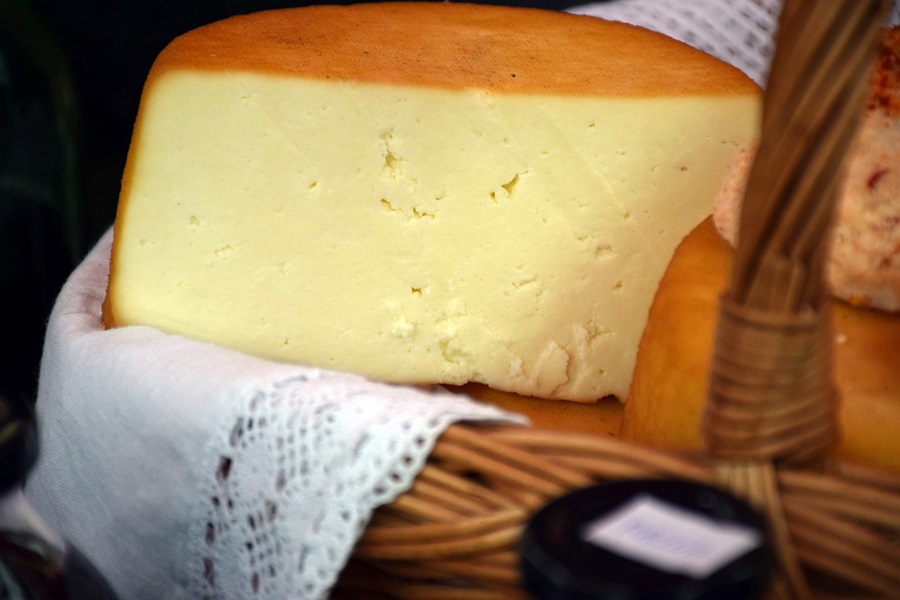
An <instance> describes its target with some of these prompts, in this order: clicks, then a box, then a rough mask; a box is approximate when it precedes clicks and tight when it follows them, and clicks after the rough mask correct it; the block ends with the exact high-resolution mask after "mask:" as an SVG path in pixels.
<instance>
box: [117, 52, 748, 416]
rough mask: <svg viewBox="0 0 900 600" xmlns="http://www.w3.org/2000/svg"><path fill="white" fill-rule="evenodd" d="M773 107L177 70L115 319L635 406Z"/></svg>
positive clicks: (355, 363)
mask: <svg viewBox="0 0 900 600" xmlns="http://www.w3.org/2000/svg"><path fill="white" fill-rule="evenodd" d="M757 106H758V97H757V95H756V94H754V93H742V94H733V95H709V96H701V95H687V96H649V97H596V96H589V97H581V96H573V95H561V96H553V95H535V94H488V93H485V92H484V91H480V90H478V89H441V88H428V87H420V86H402V85H391V84H381V83H361V82H353V81H343V82H331V81H325V80H321V79H304V78H298V77H292V76H287V75H284V74H279V73H268V74H266V73H253V72H217V71H198V70H193V69H184V70H171V71H168V72H166V73H164V74H162V75H161V76H159V77H158V78H157V79H156V80H155V81H154V85H153V87H152V89H151V90H149V91H148V92H147V93H146V95H145V98H144V101H143V104H142V116H141V128H140V135H139V136H136V138H135V144H136V146H135V147H133V148H132V155H133V156H132V163H131V165H130V169H131V172H130V174H129V175H130V179H129V182H128V187H127V190H126V192H127V204H125V203H123V207H122V208H120V215H119V222H118V223H117V229H116V238H117V239H116V250H115V252H116V255H115V257H114V265H115V269H114V279H113V284H111V286H110V294H109V297H108V299H107V305H108V307H110V312H111V320H112V321H114V322H115V323H116V324H119V325H122V324H131V323H138V324H146V325H152V326H155V327H159V328H161V329H163V330H166V331H171V332H176V333H180V334H184V335H187V336H190V337H195V338H199V339H202V340H208V341H212V342H215V343H218V344H223V345H226V346H229V347H234V348H237V349H239V350H243V351H246V352H249V353H253V354H256V355H260V356H264V357H268V358H272V359H275V360H283V361H292V362H299V363H305V364H313V365H320V366H323V367H329V368H334V369H340V370H348V371H353V372H358V373H361V374H363V375H366V376H369V377H372V378H375V379H379V380H387V381H392V382H401V383H435V382H439V383H464V382H467V381H478V382H481V383H486V384H488V385H490V386H492V387H495V388H497V389H502V390H506V391H512V392H517V393H520V394H525V395H537V396H542V397H552V398H566V399H572V400H582V401H586V400H593V399H596V398H599V397H601V396H604V395H607V394H614V395H617V396H618V397H619V398H622V399H624V398H625V397H626V396H627V392H628V388H629V385H630V382H631V375H632V371H633V368H634V364H635V358H636V352H637V347H638V342H639V340H640V337H641V333H642V331H643V328H644V325H645V323H646V319H647V313H648V311H649V307H650V304H651V301H652V299H653V296H654V294H655V291H656V289H657V285H658V283H659V280H660V278H661V277H662V274H663V272H664V270H665V268H666V266H667V264H668V262H669V260H670V258H671V256H672V254H673V252H674V249H675V247H676V245H677V244H678V243H679V242H680V241H681V239H682V238H683V237H684V236H685V235H686V234H687V233H688V232H689V231H690V230H691V229H692V228H693V227H694V226H695V225H696V224H697V223H698V222H700V221H701V220H702V219H703V218H704V217H705V216H707V215H708V214H709V213H710V211H711V207H712V198H713V195H714V193H715V190H716V188H717V187H718V184H719V181H720V178H721V175H722V172H723V171H724V168H725V165H726V163H727V162H728V161H729V160H730V159H731V158H732V157H733V156H734V154H735V153H736V151H737V149H738V148H739V147H741V146H742V145H743V144H745V143H746V142H747V141H748V140H749V139H750V138H751V137H753V135H755V133H756V127H757V125H756V121H757ZM126 208H127V210H125V209H126Z"/></svg>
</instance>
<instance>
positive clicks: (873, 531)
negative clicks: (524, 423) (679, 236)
mask: <svg viewBox="0 0 900 600" xmlns="http://www.w3.org/2000/svg"><path fill="white" fill-rule="evenodd" d="M887 7H888V4H887V3H885V2H882V1H881V0H788V1H787V2H786V3H785V5H784V8H783V11H782V15H781V21H780V30H779V34H778V38H777V43H776V48H777V49H776V55H775V59H774V62H773V65H772V71H771V75H770V80H769V85H768V91H767V96H766V104H765V111H764V118H763V126H762V138H761V147H760V151H759V155H758V158H757V159H756V163H755V164H754V167H753V169H752V171H751V174H750V179H749V183H748V189H747V193H746V197H745V201H744V212H743V215H742V225H741V233H740V241H739V243H738V247H737V250H736V253H735V263H734V267H733V271H732V278H731V282H730V286H729V289H728V290H727V292H726V294H725V297H724V298H723V300H722V304H721V313H720V320H719V325H718V333H717V344H716V348H715V354H714V357H713V367H712V372H711V374H710V394H709V398H708V402H707V411H706V418H705V422H704V433H705V434H706V439H707V441H708V452H707V453H705V454H702V455H690V454H683V453H682V454H675V453H671V452H665V451H662V450H655V449H649V448H643V447H638V446H635V445H632V444H628V443H625V442H623V441H621V440H618V439H616V438H614V437H609V436H606V437H604V436H601V435H591V434H576V433H571V432H565V433H564V432H558V431H551V430H546V429H540V428H534V427H514V426H494V427H485V426H475V425H465V424H459V425H455V426H452V427H451V428H450V429H449V430H448V431H447V432H446V433H445V434H444V436H443V437H442V438H441V439H440V440H439V441H438V444H437V445H436V447H435V448H434V450H433V452H432V455H431V458H430V460H429V462H428V464H427V465H426V467H425V468H424V470H423V471H422V472H421V474H420V475H419V477H418V479H417V481H416V483H415V485H414V486H413V488H412V489H411V490H409V491H408V492H407V493H406V494H404V495H402V496H401V497H400V498H398V499H397V500H396V501H395V502H393V503H392V504H390V505H389V506H385V507H382V508H381V509H379V510H378V511H377V512H376V514H375V515H374V518H373V520H372V522H371V523H370V525H369V527H368V528H367V530H366V532H365V534H364V535H363V537H362V538H361V540H360V542H359V544H358V546H357V548H356V549H355V552H354V555H353V557H352V559H351V561H350V564H349V565H348V566H347V568H346V570H345V572H344V574H343V577H342V579H341V581H340V583H339V585H338V586H337V588H336V590H335V597H360V598H380V597H384V598H428V599H440V598H447V599H452V598H465V599H466V600H477V599H481V598H484V599H493V598H525V597H527V596H526V594H525V592H524V591H523V590H522V588H521V586H520V582H519V574H518V570H517V543H518V539H519V535H520V533H521V531H522V528H523V526H524V524H525V523H526V521H527V520H528V519H529V517H530V516H531V515H532V514H533V513H534V512H535V511H536V510H537V509H539V508H540V507H542V506H543V505H544V504H545V503H547V502H548V501H550V500H552V499H553V498H555V497H558V496H560V495H561V494H564V493H565V492H567V491H570V490H573V489H577V488H580V487H583V486H586V485H590V484H592V483H595V482H600V481H606V480H612V479H620V478H644V477H654V478H677V479H684V480H691V481H697V482H703V483H710V484H714V485H720V486H724V487H726V488H728V489H730V490H732V491H733V492H734V493H736V494H737V495H739V496H742V497H744V498H746V499H748V500H749V501H750V502H752V503H753V504H754V505H756V506H757V507H758V508H759V509H760V510H761V511H762V512H763V513H764V514H765V515H766V516H767V517H768V520H769V524H770V528H771V530H772V532H773V537H774V538H775V543H776V548H777V558H778V564H779V569H778V572H777V575H776V577H775V581H774V583H773V586H772V590H771V594H770V595H771V597H772V598H831V597H834V598H837V597H841V598H856V597H859V598H863V597H865V598H897V597H900V473H896V472H886V471H877V470H874V469H871V468H868V467H863V466H859V465H851V464H848V463H844V462H839V461H836V460H833V459H832V458H831V457H830V454H829V452H830V450H831V448H832V447H833V444H834V443H835V440H836V439H837V436H838V434H839V432H838V431H837V426H836V421H837V419H836V405H837V401H838V398H837V397H836V392H835V387H834V385H833V384H832V381H831V373H832V368H831V367H832V365H831V355H830V343H829V340H830V339H831V338H830V336H829V327H830V322H829V319H830V316H829V315H830V313H829V304H828V300H827V295H826V294H825V292H824V285H823V282H822V280H823V277H822V263H823V255H824V253H825V252H824V249H825V247H826V244H827V232H828V228H829V226H830V220H831V215H832V212H833V206H834V203H835V199H836V190H837V187H838V185H839V182H840V176H841V172H842V169H841V166H842V164H843V161H844V157H845V155H846V151H847V148H848V147H849V146H850V143H851V141H852V139H853V135H854V133H855V128H856V123H857V121H858V117H859V111H860V110H861V106H862V98H863V94H864V92H865V89H866V86H867V84H868V74H869V72H870V66H871V64H872V62H873V60H872V56H873V53H874V49H875V45H876V42H877V40H878V37H879V34H880V31H881V24H882V23H883V16H884V14H885V12H886V10H887Z"/></svg>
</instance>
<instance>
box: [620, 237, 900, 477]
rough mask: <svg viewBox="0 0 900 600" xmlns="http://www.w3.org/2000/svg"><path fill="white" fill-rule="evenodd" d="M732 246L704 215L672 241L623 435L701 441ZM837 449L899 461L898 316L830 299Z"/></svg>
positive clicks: (676, 444) (665, 443)
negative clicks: (694, 226)
mask: <svg viewBox="0 0 900 600" xmlns="http://www.w3.org/2000/svg"><path fill="white" fill-rule="evenodd" d="M731 256H732V249H731V246H730V245H729V244H728V243H727V242H726V241H724V240H723V239H722V238H721V237H720V236H719V234H718V233H717V231H716V229H715V227H714V225H713V224H712V220H711V219H708V220H707V221H705V222H704V223H703V224H701V225H700V226H699V227H698V228H697V229H695V230H694V231H693V232H692V233H691V234H690V235H689V236H688V237H687V238H686V239H685V240H684V242H683V243H682V244H681V246H679V248H678V249H677V250H676V252H675V256H674V258H673V259H672V262H671V263H670V265H669V269H668V271H667V272H666V274H665V275H664V276H663V279H662V282H661V283H660V287H659V290H658V292H657V294H656V298H655V300H654V303H653V306H652V307H651V310H650V317H649V320H648V323H647V328H646V329H645V331H644V335H643V338H642V339H641V345H640V348H639V351H638V360H637V366H636V368H635V374H634V381H633V384H632V387H631V394H630V396H629V398H628V402H627V404H626V406H625V413H624V418H623V426H622V436H623V437H624V438H625V439H628V440H631V441H634V442H637V443H643V444H648V445H653V446H659V447H669V448H681V449H702V448H703V444H704V442H703V438H702V433H701V422H702V419H703V411H704V407H705V403H706V397H707V383H708V381H709V370H710V362H711V357H712V346H713V340H714V337H715V324H716V315H717V314H718V303H719V297H720V295H721V293H722V291H723V290H724V289H725V287H726V283H727V280H728V274H729V270H730V264H731ZM832 315H833V316H832V319H833V330H834V355H833V357H834V358H833V360H834V364H835V372H834V377H835V383H836V385H837V388H838V391H839V393H840V395H841V399H842V402H841V409H840V428H841V433H842V436H841V440H840V443H839V446H838V448H837V449H836V453H837V455H839V456H842V457H845V458H850V459H853V460H858V461H861V462H866V463H870V464H877V465H881V466H887V467H891V468H900V435H897V433H898V431H900V369H898V368H897V366H898V365H900V317H898V315H897V314H896V313H889V312H884V311H878V310H873V309H867V308H861V307H856V306H851V305H850V304H848V303H845V302H842V301H839V300H836V301H835V302H834V303H833V313H832Z"/></svg>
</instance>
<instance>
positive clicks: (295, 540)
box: [27, 231, 524, 600]
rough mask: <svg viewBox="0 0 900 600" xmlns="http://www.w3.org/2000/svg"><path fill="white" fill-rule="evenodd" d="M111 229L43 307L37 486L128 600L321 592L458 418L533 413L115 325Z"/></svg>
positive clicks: (46, 511) (54, 515)
mask: <svg viewBox="0 0 900 600" xmlns="http://www.w3.org/2000/svg"><path fill="white" fill-rule="evenodd" d="M111 240H112V235H111V231H110V232H108V233H107V234H106V235H105V236H104V237H103V238H102V240H101V241H100V242H99V243H98V245H97V246H96V248H95V249H94V250H93V251H92V252H91V253H90V254H89V256H88V257H87V258H86V260H85V261H84V262H83V263H82V264H81V265H80V266H79V267H78V268H77V269H76V271H75V272H74V273H73V274H72V276H71V277H70V279H69V281H68V282H67V283H66V285H65V286H64V288H63V290H62V292H61V294H60V296H59V298H58V300H57V302H56V306H55V308H54V311H53V313H52V315H51V317H50V323H49V327H48V330H47V338H46V345H45V348H44V355H43V361H42V365H41V376H40V383H39V392H38V403H37V410H38V423H39V426H40V433H41V437H40V444H41V456H40V459H39V461H38V465H37V467H36V469H35V471H34V472H33V474H32V476H31V478H30V479H29V483H28V486H27V493H28V497H29V498H30V499H31V501H32V502H33V503H34V504H35V506H36V508H37V509H38V511H39V512H40V513H41V514H42V515H43V516H44V517H45V518H46V519H47V521H48V522H49V523H50V524H51V525H52V526H54V527H55V528H56V529H57V530H58V531H59V532H60V533H62V534H63V535H64V536H65V537H67V538H68V539H69V540H70V541H72V542H73V543H74V544H75V545H76V546H78V547H80V548H81V549H82V551H83V552H84V553H85V554H86V555H88V556H89V557H90V558H91V559H92V560H93V561H94V562H95V563H96V564H97V565H98V567H99V568H100V569H101V570H102V572H103V573H104V574H105V575H106V576H107V577H108V578H109V579H110V582H111V583H112V585H113V586H114V588H115V589H116V591H117V592H118V593H120V594H121V597H122V598H123V600H127V599H140V600H157V599H162V598H165V599H167V600H172V599H178V598H185V599H192V600H193V599H197V598H221V599H232V598H233V599H243V598H251V597H253V598H260V599H272V600H275V599H284V598H320V597H324V596H326V595H327V590H328V589H329V587H330V586H331V585H332V584H333V583H334V581H335V579H336V577H337V575H338V573H339V571H340V569H341V567H342V566H343V564H344V563H345V561H346V559H347V557H348V556H349V553H350V551H351V550H352V547H353V544H354V542H355V541H356V539H357V538H358V536H359V534H360V533H361V531H362V530H363V528H364V527H365V525H366V523H367V520H368V519H369V517H370V515H371V513H372V511H373V510H374V509H375V508H376V507H377V506H379V505H381V504H384V503H387V502H389V501H391V500H392V499H394V498H395V497H396V496H397V495H399V494H400V493H402V492H403V491H405V490H406V489H408V487H409V485H411V483H412V481H413V480H414V478H415V476H416V475H417V474H418V472H419V470H420V469H421V467H422V465H423V464H424V461H425V459H426V458H427V456H428V454H429V453H430V451H431V448H432V447H433V444H434V441H435V440H436V438H437V437H438V435H440V433H441V432H442V431H443V430H444V428H445V427H446V426H447V425H449V424H450V423H452V422H455V421H458V420H463V419H478V420H485V419H487V420H500V419H504V420H510V421H517V422H524V420H523V419H521V418H520V417H515V416H513V415H509V414H508V413H503V412H501V411H500V410H498V409H496V408H494V407H491V406H487V405H483V404H478V403H475V402H473V401H470V400H469V399H467V398H464V397H461V396H459V395H455V394H450V393H449V392H446V391H430V392H429V391H423V390H419V389H413V388H407V387H400V386H389V385H382V384H377V383H371V382H368V381H365V380H363V379H362V378H359V377H356V376H352V375H345V374H339V373H333V372H327V371H322V370H319V369H313V368H306V367H301V366H289V365H283V364H278V363H273V362H268V361H265V360H260V359H256V358H253V357H249V356H246V355H243V354H240V353H238V352H233V351H230V350H226V349H223V348H219V347H216V346H213V345H210V344H204V343H200V342H197V341H193V340H189V339H185V338H181V337H178V336H173V335H167V334H164V333H162V332H160V331H158V330H155V329H152V328H148V327H125V328H121V329H111V330H104V329H103V328H102V326H101V324H100V306H101V302H102V299H103V295H104V290H105V286H106V278H107V273H108V257H109V249H110V243H111Z"/></svg>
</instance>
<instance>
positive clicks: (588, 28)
mask: <svg viewBox="0 0 900 600" xmlns="http://www.w3.org/2000/svg"><path fill="white" fill-rule="evenodd" d="M685 52H688V53H693V54H696V57H695V58H694V59H693V60H685V59H684V56H685ZM173 69H188V70H190V69H196V70H217V71H228V70H243V71H254V72H261V73H280V74H284V75H288V76H295V77H306V78H314V79H324V80H334V81H359V82H367V83H379V84H395V85H412V86H429V87H439V88H482V89H485V90H490V91H492V92H499V93H509V94H554V95H569V94H571V95H596V94H599V95H606V96H657V95H669V94H675V95H692V94H698V95H708V94H738V93H747V92H751V93H752V92H754V91H755V84H753V83H752V82H751V81H750V80H749V79H748V78H747V77H746V76H745V75H743V74H742V73H740V72H739V71H738V70H737V69H735V68H732V67H730V66H727V65H725V64H723V63H722V62H721V61H718V60H716V59H714V58H712V57H710V56H708V55H706V54H704V53H702V52H700V51H698V50H694V49H693V48H690V47H688V46H687V45H686V44H683V43H681V42H678V41H676V40H673V39H671V38H668V37H666V36H663V35H661V34H658V33H655V32H652V31H649V30H646V29H641V28H638V27H635V26H631V25H625V24H622V23H616V22H608V21H603V20H600V19H597V18H595V17H589V16H583V15H571V14H567V13H560V12H555V11H549V10H541V9H525V8H512V7H504V6H487V5H473V4H456V3H448V2H385V3H369V4H357V5H350V6H328V5H322V6H308V7H302V8H295V9H280V10H271V11H263V12H258V13H253V14H249V15H242V16H235V17H231V18H228V19H225V20H222V21H218V22H216V23H212V24H210V25H206V26H204V27H200V28H198V29H195V30H193V31H190V32H188V33H186V34H184V35H182V36H181V37H179V38H177V39H175V40H174V41H173V42H172V43H171V44H170V45H169V46H168V47H167V48H165V50H163V52H162V53H161V54H160V55H159V57H158V59H157V61H156V62H155V64H154V66H153V68H152V70H151V72H150V75H149V77H148V87H149V84H152V81H153V79H154V78H155V77H159V76H160V75H162V74H164V73H165V72H167V71H169V70H173Z"/></svg>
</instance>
